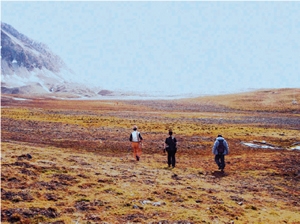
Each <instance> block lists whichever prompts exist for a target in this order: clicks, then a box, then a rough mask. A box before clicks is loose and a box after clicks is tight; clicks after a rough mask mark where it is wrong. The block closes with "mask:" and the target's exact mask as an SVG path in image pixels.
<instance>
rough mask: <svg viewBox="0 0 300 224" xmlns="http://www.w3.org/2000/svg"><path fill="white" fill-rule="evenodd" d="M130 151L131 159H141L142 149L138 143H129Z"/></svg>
mask: <svg viewBox="0 0 300 224" xmlns="http://www.w3.org/2000/svg"><path fill="white" fill-rule="evenodd" d="M131 146H132V149H133V157H134V159H136V157H137V156H138V157H141V155H142V147H141V146H140V143H139V142H132V143H131Z"/></svg>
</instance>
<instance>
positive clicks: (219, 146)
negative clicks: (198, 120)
mask: <svg viewBox="0 0 300 224" xmlns="http://www.w3.org/2000/svg"><path fill="white" fill-rule="evenodd" d="M212 152H213V154H214V155H215V162H216V164H217V165H218V167H219V170H221V172H224V168H225V155H228V154H229V147H228V144H227V142H226V140H225V139H224V138H223V137H222V135H218V137H217V138H216V141H215V143H214V146H213V149H212Z"/></svg>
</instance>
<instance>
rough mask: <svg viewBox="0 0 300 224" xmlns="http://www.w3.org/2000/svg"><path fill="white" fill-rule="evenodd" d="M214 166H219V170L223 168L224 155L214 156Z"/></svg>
mask: <svg viewBox="0 0 300 224" xmlns="http://www.w3.org/2000/svg"><path fill="white" fill-rule="evenodd" d="M215 161H216V164H217V165H218V166H219V169H222V170H223V169H224V168H225V155H216V156H215Z"/></svg>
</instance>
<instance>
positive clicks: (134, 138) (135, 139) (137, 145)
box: [129, 125, 143, 161]
mask: <svg viewBox="0 0 300 224" xmlns="http://www.w3.org/2000/svg"><path fill="white" fill-rule="evenodd" d="M129 141H131V147H132V149H133V157H134V158H135V159H136V160H137V161H140V158H141V154H142V144H143V143H142V141H143V138H142V136H141V133H140V132H138V131H137V126H136V125H134V126H133V132H132V133H131V134H130V137H129Z"/></svg>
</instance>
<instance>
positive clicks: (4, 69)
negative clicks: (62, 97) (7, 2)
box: [1, 23, 96, 97]
mask: <svg viewBox="0 0 300 224" xmlns="http://www.w3.org/2000/svg"><path fill="white" fill-rule="evenodd" d="M74 75H75V74H74V72H73V71H72V70H71V69H69V68H68V67H67V66H66V65H65V63H64V62H63V60H62V59H61V58H60V57H59V56H57V55H55V54H54V53H53V52H51V50H50V49H49V48H48V47H47V46H46V45H45V44H42V43H39V42H36V41H34V40H32V39H30V38H28V37H27V36H25V35H23V34H21V33H19V32H18V31H17V30H15V29H14V28H13V27H12V26H10V25H8V24H6V23H1V92H2V93H10V94H54V93H60V92H63V93H70V94H74V95H78V96H86V97H90V96H95V95H96V93H95V92H94V91H92V90H91V89H90V88H89V87H87V86H84V85H82V84H78V83H76V82H74V81H73V77H74Z"/></svg>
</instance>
